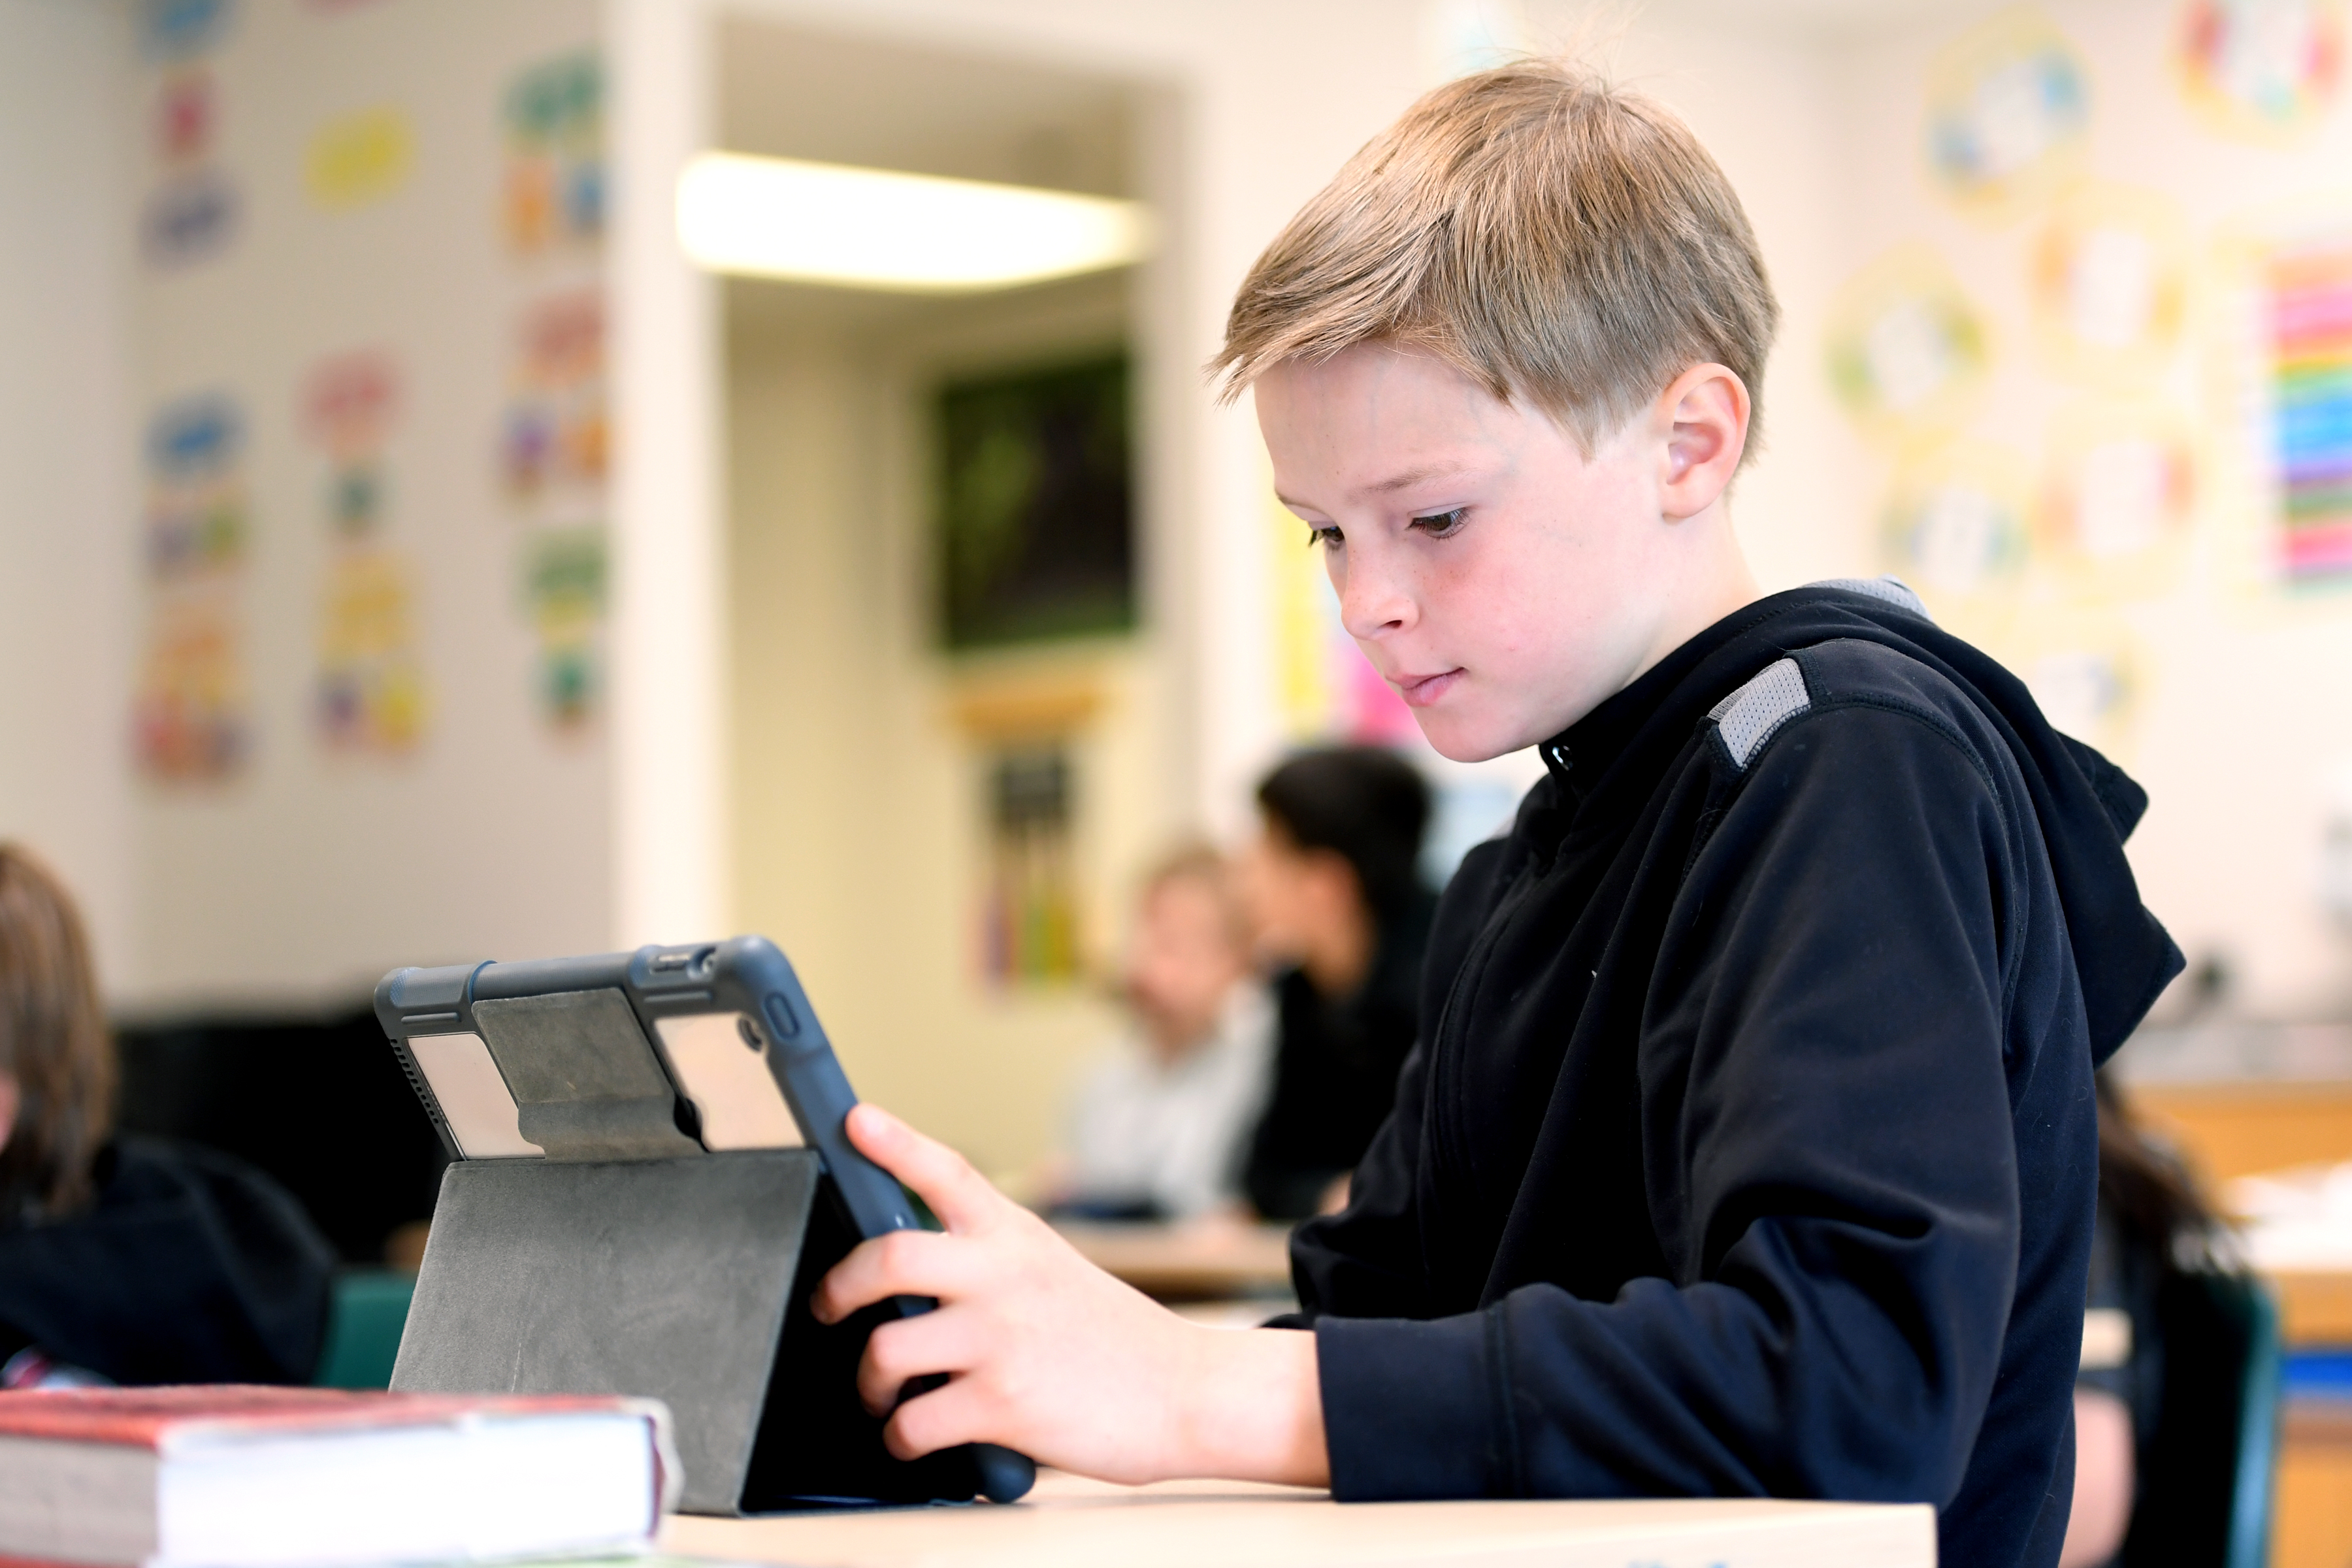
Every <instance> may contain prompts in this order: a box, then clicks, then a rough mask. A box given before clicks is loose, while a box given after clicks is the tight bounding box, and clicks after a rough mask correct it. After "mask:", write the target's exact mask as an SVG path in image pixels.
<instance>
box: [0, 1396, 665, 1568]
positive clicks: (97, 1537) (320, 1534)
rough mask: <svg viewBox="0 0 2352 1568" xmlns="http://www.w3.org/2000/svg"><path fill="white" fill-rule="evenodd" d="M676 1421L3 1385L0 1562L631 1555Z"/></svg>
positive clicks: (565, 1406) (391, 1401)
mask: <svg viewBox="0 0 2352 1568" xmlns="http://www.w3.org/2000/svg"><path fill="white" fill-rule="evenodd" d="M677 1481H678V1468H677V1457H676V1453H675V1451H674V1450H673V1448H672V1447H671V1444H670V1440H669V1414H668V1412H667V1410H666V1409H665V1408H664V1407H663V1406H662V1405H660V1404H659V1403H658V1402H657V1401H654V1400H644V1399H620V1398H613V1397H609V1396H603V1395H567V1394H544V1395H542V1394H483V1395H471V1394H370V1393H350V1392H345V1391H342V1390H340V1389H325V1388H249V1387H242V1386H235V1385H224V1386H217V1387H188V1388H77V1389H59V1390H55V1391H45V1390H44V1391H36V1390H26V1391H22V1392H12V1393H0V1568H5V1564H7V1563H9V1562H10V1561H11V1560H30V1561H37V1562H43V1563H86V1564H97V1565H117V1564H119V1565H124V1568H130V1565H140V1568H276V1565H278V1564H285V1565H288V1568H291V1565H294V1564H317V1565H319V1568H332V1565H336V1564H349V1565H360V1564H368V1563H438V1562H474V1561H480V1560H485V1559H491V1558H502V1557H519V1556H527V1555H540V1556H544V1555H549V1554H551V1553H557V1552H567V1553H571V1552H598V1551H630V1550H635V1549H638V1548H641V1547H643V1546H644V1545H645V1544H646V1542H649V1541H651V1540H652V1538H653V1534H654V1531H655V1530H656V1527H658V1525H659V1524H660V1522H661V1516H662V1514H663V1513H664V1512H666V1511H667V1510H668V1509H669V1508H670V1507H671V1506H672V1505H673V1504H674V1503H675V1502H676V1500H677Z"/></svg>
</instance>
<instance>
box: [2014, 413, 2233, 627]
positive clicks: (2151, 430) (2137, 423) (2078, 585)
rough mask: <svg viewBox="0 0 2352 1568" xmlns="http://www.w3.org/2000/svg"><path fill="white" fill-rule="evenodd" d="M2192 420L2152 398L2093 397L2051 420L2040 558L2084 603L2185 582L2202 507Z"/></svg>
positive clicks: (2134, 596) (2147, 594)
mask: <svg viewBox="0 0 2352 1568" xmlns="http://www.w3.org/2000/svg"><path fill="white" fill-rule="evenodd" d="M2196 468H2197V464H2196V449H2195V445H2194V443H2193V441H2192V439H2191V435H2190V426H2189V417H2188V416H2187V415H2186V414H2185V413H2184V412H2183V411H2182V410H2180V409H2179V408H2178V407H2176V406H2174V405H2170V404H2167V403H2164V402H2162V401H2159V400H2157V399H2153V398H2145V397H2142V398H2128V399H2090V400H2085V401H2084V402H2081V403H2077V404H2074V405H2072V406H2070V407H2068V408H2066V409H2063V410H2062V411H2061V412H2060V413H2059V414H2058V416H2056V417H2055V418H2054V419H2053V420H2052V421H2051V426H2050V434H2049V437H2048V440H2047V443H2046V446H2045V447H2044V458H2043V474H2042V510H2041V527H2040V529H2039V543H2040V547H2041V552H2042V556H2043V558H2044V560H2045V561H2046V563H2048V565H2049V566H2050V568H2051V569H2052V570H2053V572H2055V573H2057V574H2059V575H2060V576H2061V577H2062V578H2063V580H2064V582H2065V584H2066V586H2067V587H2068V589H2070V590H2071V591H2072V592H2073V593H2074V595H2077V596H2078V597H2080V598H2082V599H2084V600H2085V601H2089V602H2104V601H2116V600H2124V599H2138V598H2147V597H2150V596H2152V595H2158V594H2161V593H2164V592H2166V591H2168V590H2169V589H2170V588H2171V587H2173V586H2174V584H2176V583H2178V581H2179V576H2180V570H2181V565H2182V562H2183V557H2184V555H2185V553H2186V552H2187V549H2188V543H2189V523H2190V521H2191V518H2192V515H2193V513H2192V509H2193V507H2194V505H2195V501H2196Z"/></svg>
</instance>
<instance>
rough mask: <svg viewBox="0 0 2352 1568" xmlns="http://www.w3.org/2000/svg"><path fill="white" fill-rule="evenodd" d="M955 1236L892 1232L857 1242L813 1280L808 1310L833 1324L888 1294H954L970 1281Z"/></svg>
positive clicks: (969, 1274) (966, 1262)
mask: <svg viewBox="0 0 2352 1568" xmlns="http://www.w3.org/2000/svg"><path fill="white" fill-rule="evenodd" d="M964 1252H965V1248H964V1247H961V1246H959V1245H958V1243H957V1241H956V1238H955V1237H950V1236H941V1235H940V1234H939V1232H937V1231H933V1230H894V1231H892V1232H891V1233H890V1234H889V1235H887V1236H878V1237H875V1238H874V1239H873V1240H872V1241H866V1242H860V1243H859V1244H858V1245H857V1246H856V1247H853V1248H851V1249H850V1253H849V1256H848V1257H846V1258H843V1259H842V1260H841V1261H840V1262H838V1263H836V1264H835V1265H834V1266H833V1268H832V1269H831V1270H830V1271H829V1272H827V1273H826V1275H825V1277H824V1279H821V1280H819V1281H818V1282H817V1288H816V1293H815V1295H814V1297H812V1298H811V1299H810V1301H809V1309H810V1310H812V1311H813V1312H814V1313H815V1314H816V1320H817V1321H818V1322H821V1323H837V1322H839V1321H841V1320H842V1319H844V1318H845V1317H847V1316H849V1314H850V1313H852V1312H855V1311H856V1310H858V1309H859V1308H860V1307H869V1306H872V1305H873V1304H874V1303H875V1302H877V1301H879V1300H883V1299H884V1298H885V1297H888V1296H955V1295H959V1294H961V1292H962V1291H963V1290H964V1289H967V1288H969V1285H970V1283H971V1270H970V1268H969V1267H968V1264H969V1262H970V1260H969V1259H968V1258H965V1257H964V1256H963V1254H964Z"/></svg>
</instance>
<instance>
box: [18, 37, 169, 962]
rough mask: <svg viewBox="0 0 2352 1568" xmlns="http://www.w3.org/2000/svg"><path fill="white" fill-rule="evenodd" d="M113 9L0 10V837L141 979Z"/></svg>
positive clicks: (120, 134) (123, 262)
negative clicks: (26, 854)
mask: <svg viewBox="0 0 2352 1568" xmlns="http://www.w3.org/2000/svg"><path fill="white" fill-rule="evenodd" d="M129 51H130V29H129V28H128V26H125V23H124V17H123V16H122V14H121V11H119V10H118V9H117V8H115V7H112V6H107V5H87V4H83V3H81V0H0V344H5V349H0V736H5V737H6V739H5V742H0V837H5V838H14V839H18V840H21V841H23V842H25V843H26V844H28V845H30V846H32V847H34V848H35V849H36V850H37V851H38V852H39V853H40V854H42V855H44V856H46V857H47V858H48V859H49V860H50V861H51V862H52V863H53V864H54V865H55V866H56V867H57V868H58V870H59V871H60V872H61V873H62V874H63V875H64V877H65V878H66V879H67V880H68V882H69V883H71V884H72V885H73V887H74V889H76V891H77V892H78V893H79V896H80V899H81V901H82V906H83V910H84V913H85V914H86V916H87V917H88V919H89V925H90V928H91V934H92V939H93V941H94V942H96V944H97V949H98V959H99V963H100V971H101V973H103V974H104V975H105V976H106V977H107V979H108V980H110V981H120V980H121V979H123V978H124V977H126V976H129V975H131V974H134V973H136V958H137V955H136V953H135V952H134V950H133V935H134V931H135V928H136V924H137V921H136V912H135V910H134V907H133V898H134V888H135V877H134V867H133V864H132V861H133V857H132V854H131V847H130V844H129V842H128V839H127V835H126V833H125V831H124V828H125V825H126V822H127V819H128V816H129V813H130V795H129V788H128V780H127V778H126V774H125V769H124V767H123V751H124V738H123V737H124V732H125V718H124V714H123V710H122V704H121V695H120V694H121V690H122V689H123V687H124V685H125V683H126V678H127V669H128V649H127V645H126V643H125V640H124V638H123V637H122V636H121V633H122V630H123V627H124V625H125V621H126V618H127V616H128V612H129V604H130V594H131V531H130V528H129V526H128V514H129V505H130V499H131V488H130V485H129V483H128V481H127V479H126V477H125V470H126V469H127V468H128V466H129V463H130V454H131V449H132V437H131V430H130V418H129V413H128V398H129V385H128V383H129V379H130V377H129V356H130V342H129V332H128V327H129V323H128V290H129V277H128V273H129V268H130V264H131V258H130V254H129V250H130V247H129V244H128V241H127V238H126V235H125V231H124V229H123V228H122V226H121V224H120V223H119V222H118V221H117V220H118V217H119V215H120V213H121V210H122V209H123V207H124V206H125V205H127V200H126V196H127V169H126V166H125V165H126V155H127V152H128V148H127V146H126V144H125V143H126V142H127V140H128V137H127V134H126V127H125V126H124V124H123V122H122V120H121V115H120V114H119V113H118V112H117V110H118V107H119V105H120V104H121V102H122V101H123V100H124V98H125V96H126V89H127V78H128V75H129V70H130V67H129Z"/></svg>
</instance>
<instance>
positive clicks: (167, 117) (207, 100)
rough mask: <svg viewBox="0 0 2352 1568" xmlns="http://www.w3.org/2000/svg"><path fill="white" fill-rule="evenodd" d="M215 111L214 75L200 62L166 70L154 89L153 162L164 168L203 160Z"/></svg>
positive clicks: (208, 151)
mask: <svg viewBox="0 0 2352 1568" xmlns="http://www.w3.org/2000/svg"><path fill="white" fill-rule="evenodd" d="M217 123H218V113H217V109H216V106H215V102H214V99H213V75H212V72H211V71H209V70H207V69H205V68H204V67H203V66H201V65H196V66H183V67H179V68H174V69H172V70H167V71H165V72H164V73H163V80H162V81H161V82H160V83H159V84H157V87H156V89H155V110H154V120H153V132H154V149H155V159H156V162H157V163H161V164H163V166H164V167H165V168H185V167H187V166H189V165H191V164H194V163H202V162H203V161H204V160H205V158H206V157H208V156H210V155H211V153H212V150H213V131H214V127H215V125H216V124H217Z"/></svg>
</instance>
